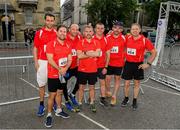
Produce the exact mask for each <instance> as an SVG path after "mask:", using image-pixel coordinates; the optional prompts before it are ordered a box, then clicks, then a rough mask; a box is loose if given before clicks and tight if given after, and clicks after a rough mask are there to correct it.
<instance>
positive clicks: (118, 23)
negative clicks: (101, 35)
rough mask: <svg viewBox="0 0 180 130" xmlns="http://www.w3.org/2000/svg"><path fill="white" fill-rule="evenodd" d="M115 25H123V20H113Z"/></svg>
mask: <svg viewBox="0 0 180 130" xmlns="http://www.w3.org/2000/svg"><path fill="white" fill-rule="evenodd" d="M113 25H115V26H121V27H123V22H121V21H118V20H115V21H113Z"/></svg>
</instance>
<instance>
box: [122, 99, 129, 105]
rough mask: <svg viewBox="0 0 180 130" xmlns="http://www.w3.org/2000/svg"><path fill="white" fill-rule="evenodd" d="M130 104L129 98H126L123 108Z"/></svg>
mask: <svg viewBox="0 0 180 130" xmlns="http://www.w3.org/2000/svg"><path fill="white" fill-rule="evenodd" d="M128 103H129V98H127V97H125V98H124V100H123V101H122V103H121V106H122V107H125V106H127V105H128Z"/></svg>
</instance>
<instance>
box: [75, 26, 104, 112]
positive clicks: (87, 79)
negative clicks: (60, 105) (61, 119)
mask: <svg viewBox="0 0 180 130" xmlns="http://www.w3.org/2000/svg"><path fill="white" fill-rule="evenodd" d="M93 33H94V32H93V28H92V26H89V25H86V26H85V27H84V30H83V35H84V39H82V40H81V41H80V42H79V43H78V46H77V56H78V58H79V66H78V82H79V105H82V100H83V96H84V88H85V85H86V84H87V83H88V84H89V97H90V109H91V111H92V112H96V107H95V102H94V100H95V88H94V87H95V83H96V82H97V63H96V61H97V57H99V56H100V51H101V50H100V45H99V43H98V42H97V41H96V40H95V39H93V38H92V37H93Z"/></svg>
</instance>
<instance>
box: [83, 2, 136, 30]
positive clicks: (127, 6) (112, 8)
mask: <svg viewBox="0 0 180 130" xmlns="http://www.w3.org/2000/svg"><path fill="white" fill-rule="evenodd" d="M136 7H137V6H136V0H89V2H88V3H87V4H86V5H85V6H84V8H85V10H86V13H87V14H88V16H89V19H90V21H89V22H91V23H92V24H93V25H95V23H97V22H102V23H103V24H105V26H106V27H107V28H110V27H111V26H112V21H113V20H119V21H122V22H124V23H126V21H128V20H129V19H132V17H133V16H132V15H133V12H134V10H135V9H136Z"/></svg>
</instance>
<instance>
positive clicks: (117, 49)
mask: <svg viewBox="0 0 180 130" xmlns="http://www.w3.org/2000/svg"><path fill="white" fill-rule="evenodd" d="M118 52H119V47H118V46H113V48H112V49H111V53H118Z"/></svg>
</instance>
